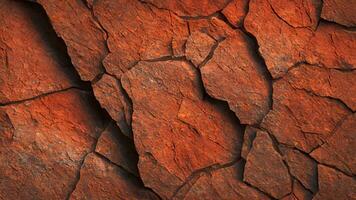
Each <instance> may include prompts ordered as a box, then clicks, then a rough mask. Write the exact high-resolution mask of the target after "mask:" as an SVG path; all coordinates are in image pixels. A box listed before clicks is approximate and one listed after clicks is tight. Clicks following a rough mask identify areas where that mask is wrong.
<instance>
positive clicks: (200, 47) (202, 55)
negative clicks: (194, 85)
mask: <svg viewBox="0 0 356 200" xmlns="http://www.w3.org/2000/svg"><path fill="white" fill-rule="evenodd" d="M214 44H216V41H215V40H214V39H213V38H211V37H210V36H209V35H207V34H205V33H202V32H199V31H196V32H194V33H192V34H191V35H190V36H189V38H188V40H187V43H186V51H185V55H186V57H187V59H188V60H190V61H192V63H193V64H194V65H195V66H197V67H198V66H200V64H201V63H202V62H203V61H204V60H205V59H206V58H207V57H208V55H209V54H210V52H212V50H213V49H212V48H213V46H214Z"/></svg>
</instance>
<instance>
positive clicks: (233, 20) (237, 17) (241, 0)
mask: <svg viewBox="0 0 356 200" xmlns="http://www.w3.org/2000/svg"><path fill="white" fill-rule="evenodd" d="M248 3H249V0H232V1H230V3H229V4H228V5H227V6H226V7H225V8H224V10H222V11H221V12H222V13H223V14H224V16H225V17H226V18H227V20H228V21H229V22H230V24H232V25H233V26H235V27H241V26H242V24H243V20H244V19H245V17H246V14H247V10H248Z"/></svg>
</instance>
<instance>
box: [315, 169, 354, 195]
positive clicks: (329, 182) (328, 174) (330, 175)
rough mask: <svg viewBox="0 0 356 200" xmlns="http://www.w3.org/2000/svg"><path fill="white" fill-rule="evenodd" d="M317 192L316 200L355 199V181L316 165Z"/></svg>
mask: <svg viewBox="0 0 356 200" xmlns="http://www.w3.org/2000/svg"><path fill="white" fill-rule="evenodd" d="M318 176H319V191H318V193H317V194H316V196H315V197H314V199H316V200H321V199H323V200H331V199H340V200H348V199H355V197H356V181H355V179H354V178H353V177H349V176H346V175H344V174H343V173H341V172H338V171H336V170H334V169H332V168H329V167H326V166H323V165H318Z"/></svg>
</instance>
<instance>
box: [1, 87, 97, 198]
mask: <svg viewBox="0 0 356 200" xmlns="http://www.w3.org/2000/svg"><path fill="white" fill-rule="evenodd" d="M88 97H89V96H88V95H87V94H86V93H84V92H80V91H77V90H69V91H66V92H61V93H56V94H52V95H48V96H45V97H40V98H37V99H36V100H31V101H26V102H23V103H21V104H14V105H9V106H5V107H1V108H0V109H1V110H2V111H1V112H0V113H2V114H1V116H2V117H1V122H0V123H1V124H0V127H7V128H6V129H5V131H4V129H3V128H0V137H1V140H0V142H1V143H0V177H1V181H0V199H48V198H49V197H51V198H52V199H65V198H67V196H68V195H69V193H70V192H71V191H72V188H73V187H74V185H75V182H76V177H77V173H78V171H79V169H80V166H81V162H82V161H83V159H84V156H85V155H86V154H87V153H88V152H90V151H91V150H92V149H93V145H94V144H95V140H96V138H97V137H98V134H99V133H100V131H101V130H102V129H103V125H104V123H103V121H102V120H101V119H100V118H98V113H96V111H93V110H92V108H91V106H92V105H93V104H92V102H90V101H89V100H88ZM68 116H70V119H69V118H68ZM4 132H5V133H4ZM9 136H10V137H9Z"/></svg>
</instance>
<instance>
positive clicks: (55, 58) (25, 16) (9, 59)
mask: <svg viewBox="0 0 356 200" xmlns="http://www.w3.org/2000/svg"><path fill="white" fill-rule="evenodd" d="M44 17H46V16H45V15H42V14H41V10H40V8H39V7H35V8H30V7H29V6H26V5H24V4H23V3H21V2H17V1H7V0H3V1H1V2H0V24H1V26H0V104H6V103H9V102H13V101H20V100H24V99H29V98H32V97H34V96H39V95H42V94H44V93H50V92H53V91H57V90H62V89H66V88H69V87H72V86H77V85H78V81H77V80H76V77H75V76H73V75H71V70H70V69H69V68H68V67H69V66H70V65H71V64H70V62H68V60H67V59H66V57H65V55H62V54H61V53H59V52H58V50H57V48H58V46H57V45H55V44H56V41H57V38H55V37H51V33H52V30H51V27H49V26H48V22H47V21H46V19H45V18H44ZM29 35H31V37H28V36H29ZM34 77H36V78H34Z"/></svg>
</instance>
